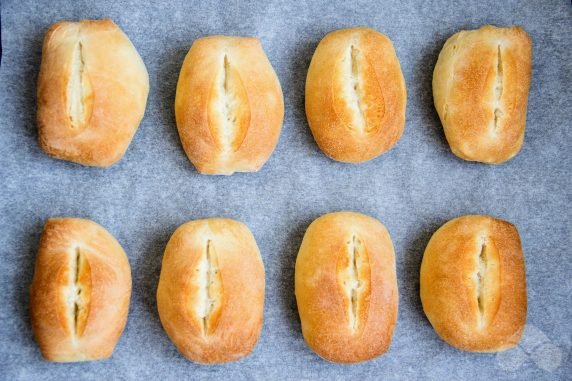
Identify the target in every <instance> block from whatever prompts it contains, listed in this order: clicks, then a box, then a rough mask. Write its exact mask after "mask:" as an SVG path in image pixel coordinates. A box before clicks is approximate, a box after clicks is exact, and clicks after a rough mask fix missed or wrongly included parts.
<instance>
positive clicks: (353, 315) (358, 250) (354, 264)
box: [345, 235, 364, 331]
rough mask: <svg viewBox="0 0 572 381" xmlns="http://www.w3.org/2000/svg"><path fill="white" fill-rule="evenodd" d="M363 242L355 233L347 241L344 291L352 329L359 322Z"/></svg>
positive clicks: (353, 329)
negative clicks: (347, 299)
mask: <svg viewBox="0 0 572 381" xmlns="http://www.w3.org/2000/svg"><path fill="white" fill-rule="evenodd" d="M363 251H364V248H363V244H362V242H361V240H360V239H359V238H357V237H356V236H355V235H353V236H352V239H351V241H349V242H348V256H349V261H348V262H349V263H348V270H349V271H348V272H349V274H348V275H349V276H348V278H347V280H346V282H345V287H346V292H347V294H348V295H349V298H350V308H349V325H350V328H351V329H352V331H356V330H357V328H358V324H359V319H358V312H359V311H358V303H359V299H358V297H359V293H360V291H361V290H360V288H361V285H362V282H361V280H360V264H361V262H362V261H363Z"/></svg>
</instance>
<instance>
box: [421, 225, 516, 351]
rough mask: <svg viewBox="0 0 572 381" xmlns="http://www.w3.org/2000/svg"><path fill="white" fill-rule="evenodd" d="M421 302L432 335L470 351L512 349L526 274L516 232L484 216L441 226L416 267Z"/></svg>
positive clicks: (514, 229)
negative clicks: (419, 272) (418, 275)
mask: <svg viewBox="0 0 572 381" xmlns="http://www.w3.org/2000/svg"><path fill="white" fill-rule="evenodd" d="M421 302H422V303H423V310H424V311H425V314H426V315H427V318H428V319H429V321H430V322H431V325H433V328H435V331H436V332H437V334H438V335H439V336H441V338H442V339H443V340H445V341H446V342H447V343H449V344H450V345H452V346H454V347H456V348H459V349H462V350H465V351H470V352H497V351H502V350H505V349H509V348H512V347H514V346H515V345H516V344H517V343H518V342H519V340H520V337H521V336H522V331H523V329H524V324H525V322H526V275H525V270H524V257H523V254H522V248H521V245H520V236H519V235H518V231H517V230H516V228H515V227H514V225H512V224H511V223H509V222H506V221H503V220H499V219H496V218H493V217H489V216H463V217H459V218H455V219H453V220H451V221H449V222H447V223H446V224H445V225H443V226H441V227H440V228H439V229H438V230H437V231H436V232H435V234H433V237H431V240H430V241H429V244H428V245H427V248H426V249H425V254H424V255H423V261H422V263H421Z"/></svg>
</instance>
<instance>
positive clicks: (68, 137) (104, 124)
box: [38, 20, 149, 167]
mask: <svg viewBox="0 0 572 381" xmlns="http://www.w3.org/2000/svg"><path fill="white" fill-rule="evenodd" d="M148 93H149V77H148V75H147V69H145V64H144V63H143V60H142V59H141V57H140V56H139V54H138V53H137V50H135V47H134V46H133V44H131V41H129V38H127V36H126V35H125V34H124V33H123V32H122V31H121V29H119V27H118V26H117V25H115V23H114V22H113V21H111V20H82V21H79V22H58V23H56V24H54V25H52V26H51V27H50V29H49V30H48V32H47V34H46V37H45V39H44V46H43V49H42V64H41V66H40V74H39V78H38V129H39V131H38V132H39V142H40V147H41V148H42V149H43V150H44V151H45V152H46V153H47V154H48V155H50V156H53V157H56V158H58V159H63V160H69V161H73V162H76V163H79V164H83V165H92V166H98V167H106V166H109V165H112V164H113V163H115V162H116V161H118V160H119V159H121V157H123V154H124V153H125V151H126V150H127V147H128V146H129V143H130V142H131V139H132V138H133V135H134V134H135V131H136V130H137V127H138V126H139V122H140V121H141V119H142V118H143V113H144V112H145V104H146V102H147V94H148Z"/></svg>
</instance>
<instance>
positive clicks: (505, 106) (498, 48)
mask: <svg viewBox="0 0 572 381" xmlns="http://www.w3.org/2000/svg"><path fill="white" fill-rule="evenodd" d="M531 71H532V41H531V40H530V38H529V37H528V34H527V33H526V31H525V30H524V29H522V28H519V27H510V28H495V27H494V26H490V25H487V26H483V27H481V28H480V29H478V30H470V31H461V32H459V33H456V34H454V35H453V36H452V37H451V38H449V39H448V40H447V42H446V43H445V46H443V50H441V53H440V54H439V59H438V61H437V65H436V66H435V71H434V72H433V98H434V101H435V108H436V109H437V113H438V114H439V118H441V123H442V124H443V128H444V130H445V136H446V137H447V141H448V142H449V145H450V146H451V150H452V151H453V153H454V154H455V155H457V156H459V157H460V158H462V159H465V160H472V161H480V162H483V163H489V164H498V163H502V162H504V161H507V160H509V159H511V158H512V157H513V156H515V155H516V154H517V153H518V151H520V148H521V146H522V142H523V140H524V129H525V125H526V108H527V103H528V89H529V87H530V77H531Z"/></svg>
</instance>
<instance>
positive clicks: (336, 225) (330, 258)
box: [295, 212, 398, 363]
mask: <svg viewBox="0 0 572 381" xmlns="http://www.w3.org/2000/svg"><path fill="white" fill-rule="evenodd" d="M295 278H296V279H295V287H296V301H297V303H298V312H299V313H300V321H301V323H302V334H303V335H304V339H305V340H306V342H307V343H308V346H310V348H312V350H314V352H316V353H317V354H318V355H319V356H320V357H322V358H324V359H326V360H329V361H333V362H338V363H354V362H360V361H366V360H370V359H372V358H374V357H377V356H379V355H381V354H383V353H385V352H386V351H387V350H388V349H389V345H390V343H391V338H392V335H393V330H394V327H395V323H396V320H397V303H398V293H397V280H396V274H395V254H394V251H393V244H392V242H391V238H390V237H389V233H388V232H387V230H386V229H385V227H384V226H383V225H382V224H381V223H380V222H379V221H377V220H376V219H374V218H371V217H368V216H365V215H363V214H359V213H352V212H338V213H330V214H326V215H323V216H321V217H320V218H318V219H316V220H315V221H314V222H312V224H311V225H310V226H309V227H308V230H307V231H306V234H305V235H304V239H303V240H302V245H301V247H300V251H299V253H298V258H297V259H296V275H295Z"/></svg>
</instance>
